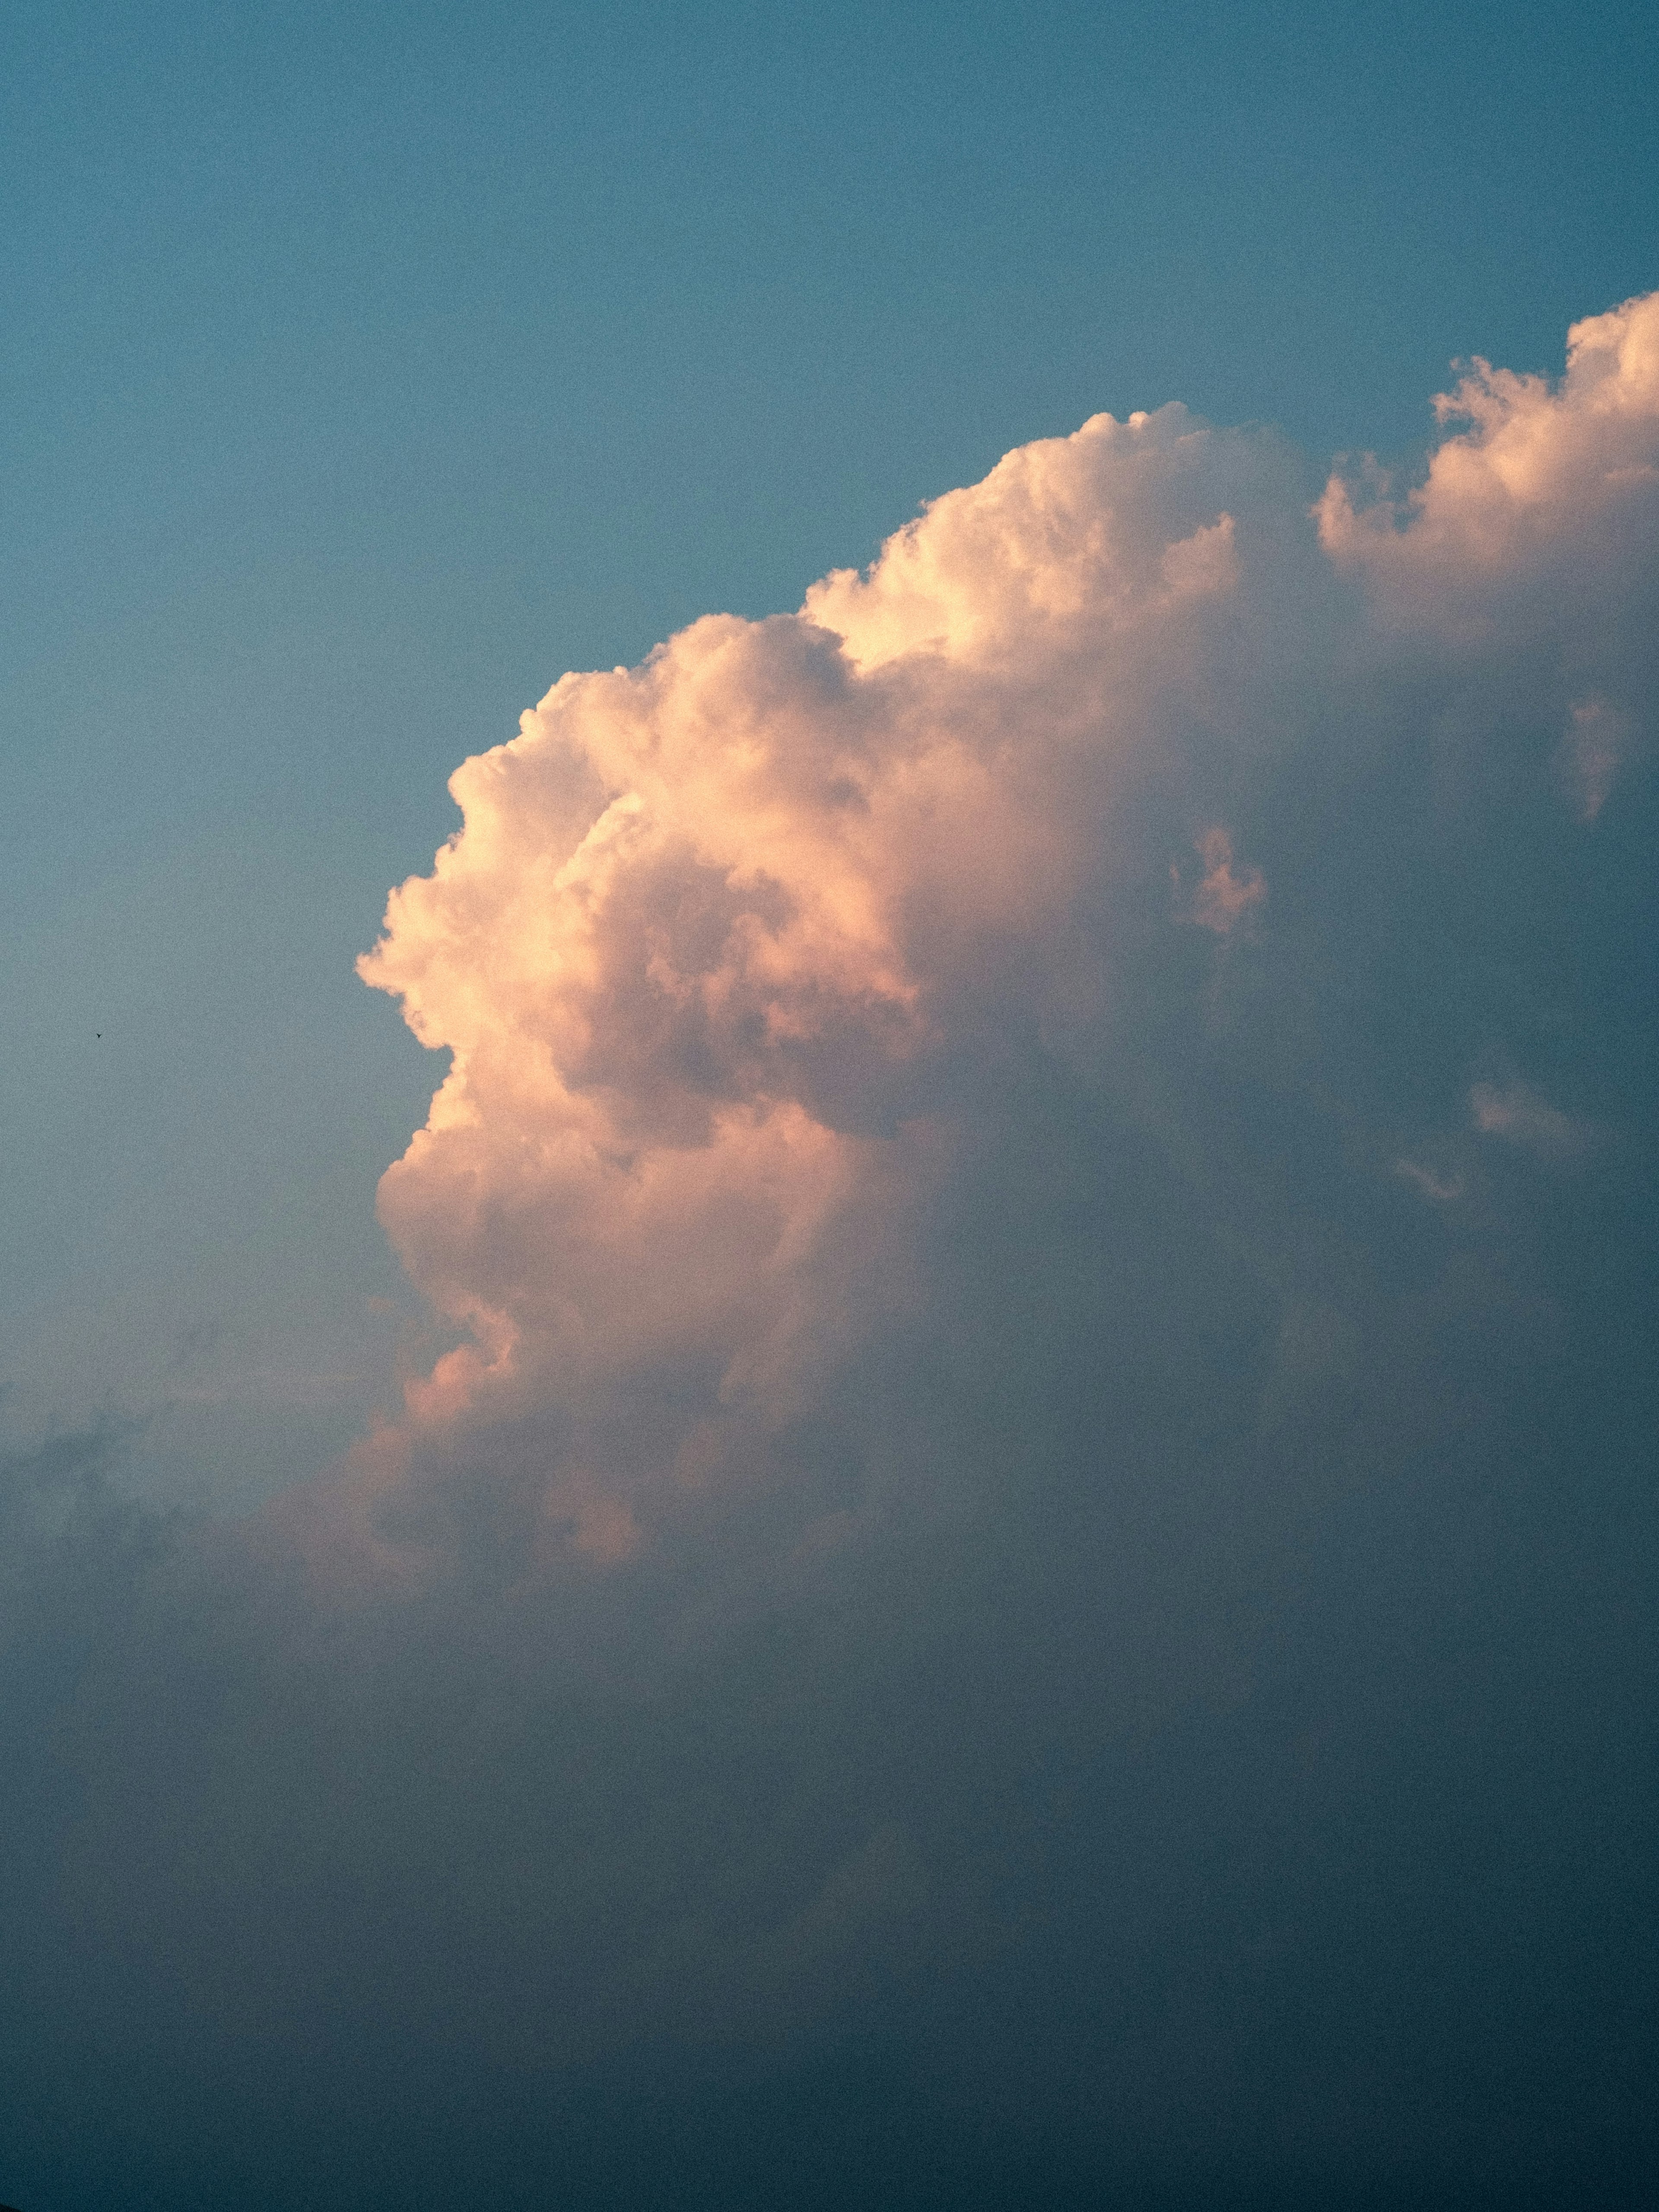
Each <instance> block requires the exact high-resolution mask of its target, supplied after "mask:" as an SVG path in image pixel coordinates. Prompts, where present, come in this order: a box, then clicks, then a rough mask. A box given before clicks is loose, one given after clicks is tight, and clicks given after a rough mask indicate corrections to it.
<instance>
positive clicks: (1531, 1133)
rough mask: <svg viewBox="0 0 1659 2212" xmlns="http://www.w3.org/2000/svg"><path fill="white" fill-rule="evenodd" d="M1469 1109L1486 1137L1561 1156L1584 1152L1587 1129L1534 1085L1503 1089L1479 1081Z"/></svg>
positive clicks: (1477, 1126)
mask: <svg viewBox="0 0 1659 2212" xmlns="http://www.w3.org/2000/svg"><path fill="white" fill-rule="evenodd" d="M1469 1110H1470V1112H1471V1114H1472V1115H1474V1126H1475V1127H1476V1128H1477V1129H1479V1130H1480V1133H1481V1135H1482V1136H1483V1137H1501V1138H1503V1139H1504V1142H1505V1143H1506V1144H1510V1145H1520V1146H1524V1147H1526V1148H1527V1149H1528V1150H1529V1151H1532V1152H1543V1153H1546V1154H1549V1155H1553V1156H1554V1157H1557V1158H1561V1157H1565V1155H1567V1154H1569V1153H1572V1152H1579V1151H1582V1150H1583V1146H1584V1145H1585V1143H1586V1141H1587V1139H1588V1132H1587V1131H1586V1130H1584V1129H1583V1127H1581V1126H1580V1125H1579V1124H1578V1123H1577V1121H1574V1120H1573V1119H1572V1117H1571V1115H1567V1114H1564V1113H1562V1112H1561V1110H1560V1109H1559V1107H1555V1106H1552V1105H1551V1104H1550V1103H1549V1101H1548V1099H1547V1098H1545V1097H1541V1095H1540V1094H1539V1093H1538V1092H1537V1091H1534V1089H1533V1088H1532V1086H1531V1085H1530V1084H1527V1083H1510V1084H1506V1085H1504V1086H1503V1087H1502V1088H1501V1089H1500V1088H1499V1087H1498V1085H1496V1084H1492V1083H1477V1084H1476V1085H1474V1088H1473V1089H1472V1090H1471V1091H1470V1092H1469Z"/></svg>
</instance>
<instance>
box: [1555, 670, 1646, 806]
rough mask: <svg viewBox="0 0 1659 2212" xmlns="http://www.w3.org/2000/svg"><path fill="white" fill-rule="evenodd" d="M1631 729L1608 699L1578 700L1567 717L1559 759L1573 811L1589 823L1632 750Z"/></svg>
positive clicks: (1633, 730) (1604, 799)
mask: <svg viewBox="0 0 1659 2212" xmlns="http://www.w3.org/2000/svg"><path fill="white" fill-rule="evenodd" d="M1635 735H1636V732H1635V728H1634V726H1633V725H1632V721H1631V719H1630V717H1629V715H1628V714H1624V713H1623V712H1621V710H1620V708H1617V707H1615V706H1614V705H1613V702H1612V701H1611V700H1608V699H1603V698H1600V697H1597V696H1591V697H1590V698H1588V699H1580V700H1578V701H1577V702H1575V703H1574V704H1573V706H1572V707H1571V709H1570V710H1569V713H1568V716H1567V729H1566V734H1565V737H1564V738H1563V739H1562V741H1561V747H1560V752H1559V760H1560V764H1561V769H1562V772H1563V775H1564V777H1565V782H1566V786H1567V790H1568V794H1569V796H1570V798H1571V802H1572V807H1573V811H1574V812H1575V813H1576V814H1577V817H1578V819H1579V820H1580V821H1581V822H1583V823H1587V824H1588V823H1594V822H1595V819H1596V817H1598V816H1599V815H1600V813H1601V809H1602V808H1603V807H1604V806H1605V805H1607V800H1608V799H1609V798H1610V797H1611V795H1612V793H1613V785H1614V784H1615V783H1616V782H1617V781H1618V780H1619V773H1620V769H1622V768H1623V767H1624V766H1625V764H1626V761H1627V760H1628V759H1629V758H1630V757H1631V754H1632V751H1633V750H1634V740H1635Z"/></svg>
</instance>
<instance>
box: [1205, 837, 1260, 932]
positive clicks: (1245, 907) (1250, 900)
mask: <svg viewBox="0 0 1659 2212" xmlns="http://www.w3.org/2000/svg"><path fill="white" fill-rule="evenodd" d="M1196 849H1197V851H1198V852H1199V854H1200V855H1201V857H1202V859H1203V861H1204V879H1203V881H1202V882H1201V883H1200V884H1199V886H1198V889H1197V890H1195V891H1194V894H1193V920H1194V921H1195V922H1197V923H1198V924H1199V926H1200V927H1201V928H1204V929H1208V930H1213V931H1214V933H1215V934H1216V935H1217V936H1218V937H1230V936H1231V934H1232V933H1233V932H1234V931H1235V930H1236V929H1237V928H1239V927H1241V926H1242V925H1243V924H1246V923H1248V922H1249V921H1253V920H1254V918H1255V914H1256V912H1257V909H1258V908H1261V907H1262V906H1263V905H1265V904H1266V902H1267V878H1265V877H1264V876H1263V874H1262V872H1261V869H1260V868H1252V867H1249V866H1235V865H1234V861H1233V841H1232V838H1231V835H1230V834H1229V832H1228V831H1227V830H1225V829H1206V831H1205V832H1204V835H1203V836H1201V837H1200V839H1199V841H1198V844H1197V848H1196Z"/></svg>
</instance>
